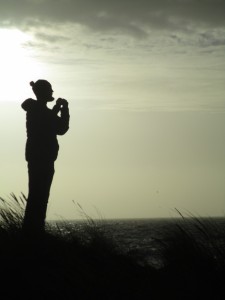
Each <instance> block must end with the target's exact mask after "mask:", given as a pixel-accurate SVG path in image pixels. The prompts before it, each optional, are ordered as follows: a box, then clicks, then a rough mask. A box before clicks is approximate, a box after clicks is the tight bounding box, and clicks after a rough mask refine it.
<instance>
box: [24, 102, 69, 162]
mask: <svg viewBox="0 0 225 300" xmlns="http://www.w3.org/2000/svg"><path fill="white" fill-rule="evenodd" d="M21 106H22V108H23V109H24V110H25V111H26V112H27V121H26V126H27V143H26V155H25V156H26V160H27V161H55V160H56V158H57V155H58V150H59V144H58V141H57V135H63V134H65V133H66V132H67V130H68V129H69V110H68V107H63V108H62V109H61V110H60V111H61V116H60V117H59V116H58V115H57V113H58V109H56V106H54V107H53V109H50V108H48V107H47V106H45V105H43V104H42V103H41V102H39V101H37V100H33V99H27V100H25V101H24V102H23V103H22V105H21Z"/></svg>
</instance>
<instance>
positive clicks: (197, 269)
mask: <svg viewBox="0 0 225 300" xmlns="http://www.w3.org/2000/svg"><path fill="white" fill-rule="evenodd" d="M0 201H1V210H0V257H1V271H0V277H1V278H0V279H1V280H0V284H1V289H0V299H19V298H23V299H50V297H52V298H53V299H82V300H83V299H99V300H100V299H104V300H107V299H165V298H172V299H213V300H214V299H221V300H222V299H225V286H224V278H225V276H224V275H225V247H224V245H225V229H224V230H223V229H221V228H220V227H218V226H216V225H215V224H214V223H212V222H209V221H208V222H205V221H204V222H203V221H202V220H201V218H194V217H192V218H191V219H187V218H183V217H182V216H181V220H180V222H179V223H178V224H176V226H174V230H172V233H171V236H170V237H169V238H168V239H167V240H166V241H165V240H164V241H162V240H159V241H158V243H159V245H160V249H161V250H159V251H160V255H161V257H162V261H163V262H164V264H163V266H162V268H161V269H154V268H153V267H152V266H149V265H148V264H147V262H145V261H144V259H140V257H139V255H138V254H137V255H135V254H134V253H132V254H131V253H129V251H126V252H124V250H122V249H121V248H120V247H119V246H118V244H117V243H116V242H115V241H114V240H113V238H111V237H109V236H106V235H105V233H104V231H102V230H101V226H98V223H96V222H94V221H93V220H92V219H90V218H88V217H87V219H86V223H84V225H83V230H82V231H78V230H71V228H70V227H69V226H68V225H67V223H66V222H65V223H64V224H62V223H60V225H59V224H56V226H55V227H54V230H53V229H52V227H49V226H48V225H47V226H46V233H45V234H44V235H42V236H36V237H27V236H24V235H23V233H22V230H21V223H22V219H23V211H24V206H25V203H26V199H25V197H24V196H23V195H22V196H21V197H19V198H17V197H16V196H15V195H11V197H10V198H9V199H7V200H5V199H2V198H0ZM190 222H192V225H193V223H194V226H195V228H196V230H197V231H199V235H198V239H196V236H195V235H193V232H192V231H191V230H190ZM221 231H224V232H221Z"/></svg>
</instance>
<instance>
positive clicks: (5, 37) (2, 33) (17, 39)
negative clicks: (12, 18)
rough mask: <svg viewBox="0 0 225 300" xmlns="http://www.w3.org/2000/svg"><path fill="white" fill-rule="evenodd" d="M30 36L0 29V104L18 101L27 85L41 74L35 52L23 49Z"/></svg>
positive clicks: (24, 93) (14, 30)
mask: <svg viewBox="0 0 225 300" xmlns="http://www.w3.org/2000/svg"><path fill="white" fill-rule="evenodd" d="M31 39H32V37H31V36H29V35H27V34H25V33H23V32H22V31H19V30H16V29H0V41H1V48H0V66H1V69H0V82H1V97H0V102H5V101H7V102H8V101H19V100H21V99H20V98H21V96H24V97H26V96H28V95H27V94H26V91H28V89H27V84H28V82H29V81H31V80H33V78H34V77H35V78H36V77H37V76H38V75H39V74H40V75H41V74H42V73H43V69H42V67H41V65H40V64H39V62H38V60H37V58H36V57H35V52H34V51H30V50H28V49H27V48H26V47H25V44H26V43H27V42H28V41H30V40H31Z"/></svg>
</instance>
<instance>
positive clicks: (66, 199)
mask: <svg viewBox="0 0 225 300" xmlns="http://www.w3.org/2000/svg"><path fill="white" fill-rule="evenodd" d="M0 42H1V47H0V66H1V68H0V82H1V94H0V120H1V126H0V140H1V147H0V158H1V175H0V196H1V197H3V198H5V199H9V198H10V193H15V194H16V195H17V196H19V195H20V194H21V192H23V193H24V194H25V195H27V180H28V178H27V165H26V161H25V158H24V149H25V142H26V127H25V118H26V115H25V113H24V111H23V110H22V109H21V107H20V105H21V103H22V102H23V101H24V100H25V99H26V98H30V97H32V98H34V95H33V93H32V90H31V87H30V86H29V82H30V81H32V80H33V81H36V80H38V79H47V80H48V81H50V82H51V84H52V87H53V90H54V97H55V98H56V99H57V98H58V97H62V98H65V99H67V100H68V102H69V108H70V130H69V131H68V133H67V134H66V135H64V136H61V137H59V138H58V140H59V144H60V151H59V156H58V160H57V161H56V164H55V169H56V173H55V176H54V181H53V184H52V188H51V195H50V199H49V205H48V219H57V218H64V219H77V218H79V217H80V216H81V212H80V211H79V208H78V205H77V203H79V204H80V205H81V206H82V207H83V209H84V211H85V212H86V213H87V214H88V215H90V216H91V217H99V216H101V217H102V218H105V219H108V218H155V217H171V216H172V217H174V216H176V212H175V209H178V210H180V211H181V212H182V213H184V214H194V215H198V216H212V217H213V216H224V214H225V184H224V182H225V84H224V81H225V59H224V56H225V0H138V1H134V0H133V1H132V0H129V1H128V0H113V1H111V0H104V1H103V0H82V1H81V0H20V1H16V0H7V1H3V0H0ZM49 107H51V105H49Z"/></svg>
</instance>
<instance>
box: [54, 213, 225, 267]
mask: <svg viewBox="0 0 225 300" xmlns="http://www.w3.org/2000/svg"><path fill="white" fill-rule="evenodd" d="M60 222H61V223H60ZM52 224H54V222H52ZM57 224H58V226H59V228H61V230H62V231H64V233H65V234H66V233H69V231H70V230H71V231H77V232H81V233H82V231H85V230H86V229H87V227H88V226H89V227H90V228H92V229H94V230H97V231H98V230H99V231H100V232H101V233H103V234H104V235H105V236H106V237H108V238H109V239H111V240H112V241H114V243H115V244H116V245H118V246H119V248H120V249H121V250H122V251H124V252H127V253H129V254H130V255H132V254H133V255H135V257H139V258H140V260H142V261H143V262H145V263H146V262H147V263H148V264H149V265H152V266H153V267H155V268H161V267H162V266H163V265H164V263H165V262H164V261H163V255H162V251H163V250H164V249H165V247H167V246H168V245H169V243H174V241H176V240H177V239H181V240H182V239H183V238H184V237H189V238H190V239H191V240H192V241H195V242H197V243H199V245H201V246H203V247H205V248H206V249H207V247H214V248H217V247H218V248H219V249H220V250H221V248H223V249H225V217H217V218H213V217H212V218H199V217H187V218H184V217H183V216H181V218H160V219H157V218H156V219H113V220H92V219H87V220H69V221H58V222H57ZM60 224H61V225H62V226H60ZM65 225H66V226H65ZM66 231H67V232H66ZM176 242H177V241H176ZM223 253H225V250H224V251H223Z"/></svg>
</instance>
